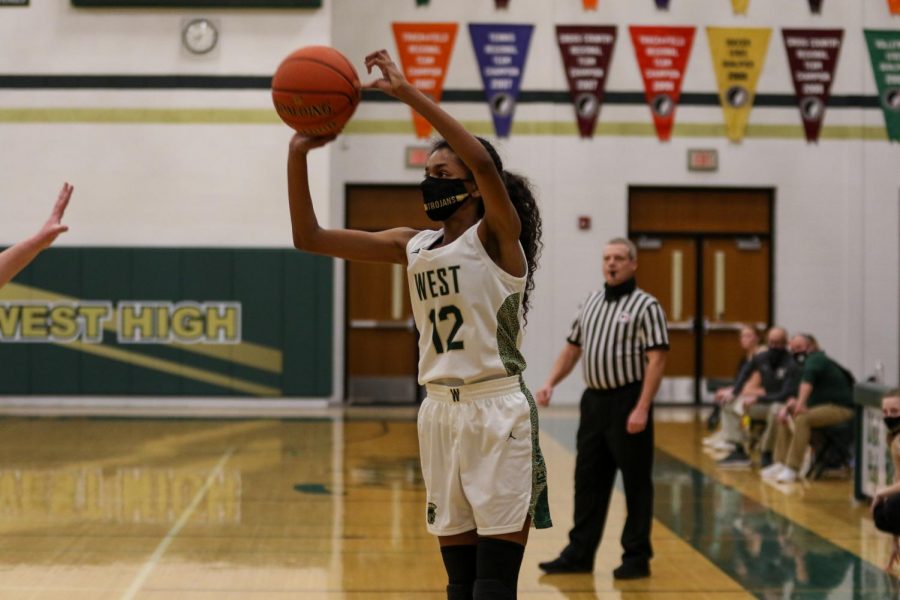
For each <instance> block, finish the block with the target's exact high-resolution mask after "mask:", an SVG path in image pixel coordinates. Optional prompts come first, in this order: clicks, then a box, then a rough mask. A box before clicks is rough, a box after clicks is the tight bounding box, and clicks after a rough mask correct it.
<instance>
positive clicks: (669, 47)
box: [629, 26, 695, 142]
mask: <svg viewBox="0 0 900 600" xmlns="http://www.w3.org/2000/svg"><path fill="white" fill-rule="evenodd" d="M629 29H630V30H631V41H632V43H633V44H634V52H635V54H636V55H637V61H638V65H640V68H641V76H642V77H643V79H644V96H645V97H646V99H647V104H649V105H650V111H651V112H652V114H653V123H654V125H656V135H657V137H659V139H660V141H663V142H665V141H668V140H669V138H670V137H672V126H673V125H674V123H675V108H676V107H677V106H678V100H679V98H681V83H682V80H683V78H684V70H685V68H686V67H687V61H688V58H689V57H690V55H691V45H692V44H693V42H694V31H695V28H694V27H635V26H632V27H630V28H629Z"/></svg>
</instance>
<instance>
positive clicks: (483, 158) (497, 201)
mask: <svg viewBox="0 0 900 600" xmlns="http://www.w3.org/2000/svg"><path fill="white" fill-rule="evenodd" d="M366 68H367V69H368V70H369V72H371V71H372V69H373V68H378V69H379V70H380V71H381V74H382V77H381V78H379V79H376V80H374V81H372V82H370V83H368V84H366V85H364V86H363V87H365V88H368V89H376V90H380V91H382V92H384V93H386V94H388V95H390V96H393V97H395V98H397V99H399V100H401V101H403V102H404V103H406V104H408V105H409V106H410V107H411V108H412V109H413V110H415V111H416V112H418V113H419V114H420V115H422V116H423V117H424V118H425V119H427V120H428V122H429V123H431V124H432V125H433V126H434V128H435V129H436V130H437V131H438V133H440V134H441V135H442V136H443V137H444V139H445V140H446V141H447V143H448V144H449V145H450V147H451V148H453V152H454V153H455V154H456V155H457V156H458V157H459V158H460V160H461V161H462V162H463V163H464V164H465V165H466V167H467V168H468V169H469V170H470V171H471V172H472V176H473V177H474V179H475V183H476V185H477V188H478V191H479V192H480V194H481V198H482V199H483V201H484V218H483V223H484V225H485V227H486V229H487V237H488V238H489V239H490V242H491V243H496V244H497V245H498V246H499V252H498V254H499V255H498V256H496V257H495V258H496V259H498V260H497V262H498V264H500V266H501V267H503V268H504V269H505V270H507V271H509V272H511V273H513V274H516V275H524V274H525V272H526V265H525V259H524V258H523V257H522V256H521V252H520V251H519V250H518V243H519V234H520V233H521V227H522V225H521V222H520V220H519V215H518V214H517V212H516V209H515V206H513V203H512V201H511V200H510V198H509V193H508V192H507V188H506V183H505V182H504V181H503V175H502V174H501V173H500V172H499V171H498V170H497V167H496V165H495V164H494V161H493V160H492V158H491V156H490V154H489V153H488V152H487V150H486V149H485V148H484V146H483V145H482V144H481V142H479V141H478V139H477V138H476V137H475V136H473V135H472V134H471V133H469V132H468V131H466V130H465V128H464V127H463V126H462V124H460V123H459V121H457V120H456V119H454V118H453V117H452V116H450V114H448V113H447V112H446V111H444V110H443V109H442V108H441V107H440V106H438V104H437V103H435V102H434V101H433V100H431V99H430V98H429V97H428V96H426V95H425V94H423V93H422V92H421V91H419V90H418V89H417V88H416V87H415V86H413V85H412V84H410V83H409V81H407V79H406V77H404V76H403V73H402V72H401V71H400V69H399V68H398V67H397V65H396V63H394V61H393V60H392V59H391V57H390V55H389V54H388V53H387V51H386V50H378V51H377V52H373V53H372V54H369V55H368V56H367V57H366Z"/></svg>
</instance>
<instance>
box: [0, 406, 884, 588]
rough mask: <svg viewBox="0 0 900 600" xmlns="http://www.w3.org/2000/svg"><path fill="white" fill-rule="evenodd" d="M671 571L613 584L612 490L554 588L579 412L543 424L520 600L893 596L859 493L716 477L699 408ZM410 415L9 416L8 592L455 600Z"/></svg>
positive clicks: (677, 447) (680, 443) (669, 549)
mask: <svg viewBox="0 0 900 600" xmlns="http://www.w3.org/2000/svg"><path fill="white" fill-rule="evenodd" d="M657 423H658V428H657V447H658V452H657V455H656V466H655V472H654V473H655V481H656V500H655V513H656V521H655V522H654V529H653V542H654V547H655V551H656V558H655V559H654V560H653V562H652V569H653V576H652V577H651V578H650V579H647V580H641V581H633V582H624V583H619V582H614V581H613V579H612V576H611V573H610V572H611V570H612V569H613V568H614V567H615V566H616V565H617V564H618V556H619V553H620V549H619V545H618V537H619V535H620V533H621V527H622V523H623V519H624V503H623V498H622V495H621V492H618V491H617V492H616V497H615V499H614V503H613V506H612V508H611V512H610V516H609V519H608V522H607V534H606V536H605V539H604V543H603V545H602V546H601V548H600V552H599V556H598V559H597V564H596V569H595V572H594V573H593V575H578V576H574V575H573V576H560V575H556V576H541V572H540V571H539V570H538V568H537V563H538V562H539V561H541V560H545V559H548V558H552V557H554V556H555V555H556V553H557V552H558V551H559V550H560V549H561V548H562V546H563V545H564V543H565V539H566V533H567V531H568V528H569V526H570V525H571V519H572V515H571V511H572V471H573V465H574V454H573V449H574V436H575V429H576V427H577V413H576V412H574V411H573V410H571V409H554V410H548V411H543V412H542V421H541V427H542V446H543V450H544V455H545V457H546V459H547V464H548V468H549V473H550V500H551V510H552V513H553V518H554V521H555V527H554V528H552V529H549V530H542V531H533V532H532V535H531V540H530V542H529V545H528V548H527V551H526V553H525V562H524V564H523V566H522V573H521V577H520V586H519V589H520V591H519V597H520V598H535V599H537V598H541V599H547V600H550V599H556V598H569V599H581V600H587V599H594V598H600V599H612V598H628V599H634V600H637V599H643V598H671V599H681V598H686V599H700V598H708V599H711V600H712V599H738V598H754V597H755V598H765V599H768V598H773V599H774V598H810V599H812V598H816V599H818V598H873V599H874V598H879V599H880V598H888V597H892V596H895V595H896V594H897V592H896V589H897V588H898V585H897V583H898V582H897V579H895V578H894V577H892V576H888V575H886V574H885V573H884V572H883V570H882V568H881V567H882V566H883V565H884V563H885V562H886V560H887V558H888V556H889V553H890V540H889V538H888V537H887V536H884V535H882V534H879V533H878V532H876V531H875V529H874V527H873V526H872V523H871V520H870V519H869V517H868V516H867V513H868V510H867V507H866V506H864V505H860V504H857V503H855V502H854V501H853V500H852V489H851V483H850V482H849V481H846V480H838V481H817V482H813V483H809V484H806V483H800V484H794V485H788V486H783V485H776V484H767V483H762V482H761V481H760V479H759V477H758V476H757V475H756V473H755V471H718V470H717V469H716V467H715V465H714V461H713V458H711V457H710V456H707V455H706V454H704V452H703V451H702V450H701V444H700V438H701V437H702V436H703V435H704V434H705V433H706V432H705V431H704V429H703V427H702V422H701V420H700V418H699V417H698V416H697V414H696V413H695V412H694V411H693V410H690V409H660V410H658V411H657ZM423 498H424V492H423V487H422V482H421V477H420V474H419V465H418V453H417V442H416V428H415V421H414V414H413V413H411V412H410V411H409V410H406V409H401V410H397V409H378V410H375V409H368V410H352V411H351V410H347V411H343V410H329V411H320V412H316V413H311V414H310V416H309V417H308V418H303V419H286V420H244V419H221V420H207V419H124V418H109V419H101V418H22V417H5V418H0V598H2V599H3V600H7V599H19V598H21V599H28V600H32V599H33V600H38V599H41V600H45V599H51V598H54V599H55V598H58V599H66V600H81V599H91V600H99V599H106V598H110V599H112V598H115V599H131V598H140V599H162V598H177V599H185V600H195V599H196V600H200V599H208V598H216V599H232V598H233V599H238V598H240V599H242V600H261V599H263V598H303V599H310V600H316V599H323V600H324V599H328V600H337V599H348V600H349V599H399V598H426V599H427V598H432V599H439V598H443V597H444V594H443V588H444V585H445V583H446V580H445V575H444V572H443V567H442V564H441V561H440V556H439V553H438V550H437V544H436V542H435V540H434V539H433V538H432V537H431V536H429V535H428V534H427V533H426V531H425V527H424V524H423V522H422V519H423V517H422V514H423Z"/></svg>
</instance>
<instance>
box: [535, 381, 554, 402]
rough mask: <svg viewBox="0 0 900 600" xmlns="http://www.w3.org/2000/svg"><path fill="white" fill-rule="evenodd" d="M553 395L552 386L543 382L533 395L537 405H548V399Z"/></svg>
mask: <svg viewBox="0 0 900 600" xmlns="http://www.w3.org/2000/svg"><path fill="white" fill-rule="evenodd" d="M552 397H553V386H552V385H550V384H549V383H548V384H545V385H544V387H542V388H541V389H539V390H538V391H537V393H536V394H535V395H534V399H535V401H536V402H537V403H538V406H550V399H551V398H552Z"/></svg>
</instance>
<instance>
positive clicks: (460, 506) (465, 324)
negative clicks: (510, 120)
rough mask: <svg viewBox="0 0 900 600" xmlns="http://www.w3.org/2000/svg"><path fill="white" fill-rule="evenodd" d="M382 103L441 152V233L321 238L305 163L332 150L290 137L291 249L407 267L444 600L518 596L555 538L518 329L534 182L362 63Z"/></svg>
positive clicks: (435, 213) (526, 286)
mask: <svg viewBox="0 0 900 600" xmlns="http://www.w3.org/2000/svg"><path fill="white" fill-rule="evenodd" d="M366 68H367V69H368V71H369V72H370V73H371V72H372V69H373V68H375V69H378V70H380V72H381V75H382V77H381V78H379V79H376V80H375V81H373V82H371V83H369V84H368V85H366V86H365V87H366V88H368V89H374V90H380V91H382V92H384V93H386V94H388V95H390V96H393V97H395V98H397V99H399V100H401V101H403V102H405V103H406V104H408V105H409V106H410V107H411V108H413V109H414V110H415V111H416V112H418V113H419V114H420V115H422V116H423V117H425V118H426V119H427V120H428V121H429V122H430V123H431V124H432V125H433V126H434V128H435V129H436V130H437V131H438V132H439V133H440V134H441V135H442V136H443V137H444V139H445V140H446V141H442V142H439V143H438V144H436V145H435V146H434V148H433V150H432V152H431V155H430V156H429V158H428V163H427V167H426V177H425V181H423V182H422V185H421V189H422V196H423V202H424V209H425V211H426V213H427V214H428V216H429V217H430V218H431V219H432V220H434V221H437V222H439V223H440V225H441V228H440V229H437V230H425V231H416V230H413V229H409V228H402V227H401V228H397V229H389V230H386V231H381V232H377V233H371V232H363V231H351V230H330V229H323V228H321V227H319V224H318V222H317V220H316V215H315V213H314V211H313V205H312V201H311V199H310V192H309V182H308V174H307V165H306V155H307V153H308V152H309V151H310V150H311V149H313V148H316V147H319V146H322V145H324V144H326V143H327V142H329V141H330V140H331V139H333V136H332V137H329V138H307V137H303V136H301V135H299V134H298V135H295V136H294V139H293V140H292V141H291V148H290V154H289V158H288V191H289V196H290V210H291V224H292V227H293V235H294V245H295V246H296V247H297V248H298V249H301V250H306V251H308V252H315V253H318V254H326V255H329V256H335V257H338V258H344V259H348V260H365V261H373V262H386V263H396V264H403V265H406V266H407V276H408V280H409V290H410V299H411V303H412V307H413V314H414V317H415V320H416V326H417V328H418V330H419V383H420V384H422V385H425V388H426V391H427V397H426V398H425V400H424V401H423V403H422V406H421V408H420V411H419V417H418V431H419V450H420V455H421V462H422V473H423V477H424V481H425V485H426V488H427V499H426V505H425V506H424V507H423V509H424V510H423V513H424V516H425V521H426V526H427V529H428V531H429V532H430V533H432V534H434V535H436V536H438V539H439V542H440V548H441V555H442V557H443V561H444V565H445V567H446V569H447V574H448V577H449V584H448V586H447V597H448V598H450V599H451V600H462V599H470V598H477V599H487V598H498V599H507V598H515V597H516V587H517V580H518V575H519V567H520V565H521V563H522V555H523V553H524V550H525V548H524V547H525V542H526V541H527V538H528V531H529V527H530V526H531V525H534V526H535V527H537V528H543V527H549V526H550V515H549V509H548V505H547V484H546V469H545V466H544V461H543V457H542V455H541V451H540V448H539V446H538V438H537V410H536V407H535V404H534V401H533V399H532V397H531V394H530V392H529V391H528V390H527V389H526V388H525V385H524V383H523V381H522V371H523V370H524V368H525V361H524V359H523V358H522V355H521V354H520V353H519V342H520V337H521V332H522V327H523V324H522V319H524V316H525V312H526V311H527V308H528V295H529V292H530V291H531V290H532V288H533V282H532V275H533V273H534V270H535V268H536V266H537V254H538V250H539V246H540V232H541V222H540V215H539V214H538V210H537V205H536V202H535V199H534V197H533V195H532V193H531V191H530V189H529V186H528V183H527V181H526V180H525V179H523V178H521V177H519V176H517V175H513V174H511V173H508V172H507V171H504V170H503V165H502V163H501V161H500V158H499V157H498V155H497V152H496V151H495V150H494V148H493V147H492V146H491V145H490V144H489V143H488V142H486V141H484V140H481V139H479V138H476V137H474V136H473V135H471V134H470V133H468V132H467V131H466V130H465V129H464V128H463V127H462V125H460V123H459V122H457V121H456V120H455V119H454V118H453V117H451V116H450V115H448V114H447V113H446V112H444V111H443V110H442V109H441V108H440V107H439V106H438V105H437V104H436V103H434V102H433V101H432V100H431V99H429V98H428V97H427V96H426V95H425V94H423V93H422V92H420V91H419V90H417V89H416V88H415V87H413V86H412V85H411V84H410V83H409V82H408V81H407V80H406V78H405V77H404V76H403V74H402V73H401V71H400V70H399V69H398V68H397V65H396V64H395V63H394V62H393V60H392V59H391V58H390V56H389V55H388V53H387V52H386V51H384V50H380V51H378V52H374V53H372V54H370V55H369V56H367V57H366Z"/></svg>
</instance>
